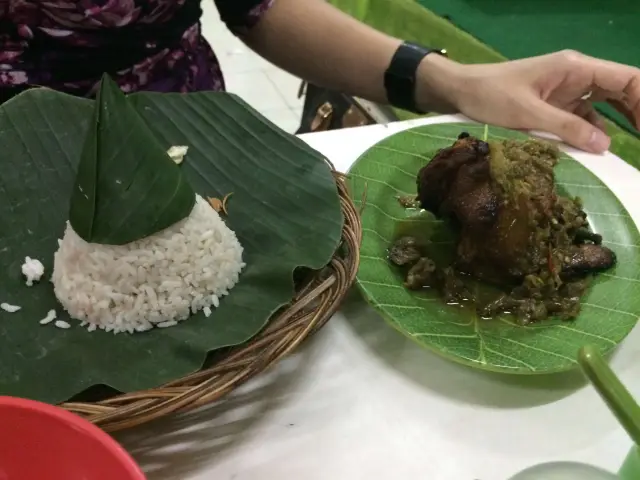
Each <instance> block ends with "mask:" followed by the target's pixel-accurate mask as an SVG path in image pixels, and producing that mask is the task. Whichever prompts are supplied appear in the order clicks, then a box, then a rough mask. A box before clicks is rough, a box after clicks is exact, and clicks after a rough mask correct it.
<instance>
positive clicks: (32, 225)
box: [0, 89, 343, 402]
mask: <svg viewBox="0 0 640 480" xmlns="http://www.w3.org/2000/svg"><path fill="white" fill-rule="evenodd" d="M103 92H104V90H103ZM103 98H104V97H103ZM127 99H128V102H130V105H131V106H132V107H133V108H134V109H135V111H136V112H137V114H138V115H139V116H140V117H141V118H142V119H143V120H144V122H145V123H146V126H147V128H149V129H150V130H151V132H153V135H154V136H155V139H154V140H155V142H159V144H160V146H161V148H162V149H163V150H164V151H166V150H167V149H169V148H170V147H172V146H177V145H179V146H187V147H188V152H187V155H186V156H185V158H184V160H183V161H182V163H181V164H180V166H179V167H176V168H179V169H180V170H181V172H182V175H183V176H184V178H186V180H187V181H188V183H189V184H190V186H191V188H192V189H193V191H195V192H196V193H198V194H199V195H202V196H203V197H215V198H223V197H224V196H225V195H226V194H228V193H232V192H233V195H232V196H231V197H230V199H229V201H228V202H227V205H226V210H227V213H228V215H227V216H226V217H224V218H225V221H226V223H227V225H229V227H230V228H231V229H233V230H234V231H235V232H236V234H237V236H238V239H239V240H240V242H241V243H242V245H243V247H244V255H243V260H244V261H245V262H246V264H247V266H246V267H245V269H244V270H243V272H242V274H241V276H240V281H239V283H238V284H237V285H236V286H235V287H234V288H233V289H232V290H231V292H230V294H229V295H228V296H227V297H225V298H224V299H223V300H221V302H220V306H219V307H218V308H216V309H215V310H214V312H213V313H212V315H211V316H210V317H208V318H206V317H205V316H204V315H203V314H202V313H199V314H196V315H193V316H191V317H190V318H189V319H187V320H185V321H184V322H181V323H180V324H179V325H177V326H174V327H172V328H165V329H153V330H151V331H148V332H144V333H137V334H134V335H129V334H119V335H113V334H110V333H106V332H104V331H95V332H91V333H89V332H88V331H87V330H86V329H85V328H82V327H80V326H79V322H77V321H75V320H73V319H70V318H69V317H68V316H66V315H65V312H64V311H63V310H62V308H61V307H60V306H59V304H58V302H57V301H56V298H55V295H54V293H53V287H52V284H51V283H50V281H49V280H48V279H49V277H50V274H51V272H52V268H53V255H54V252H55V251H56V250H57V248H58V244H57V241H58V239H59V238H61V237H62V233H63V231H64V228H65V223H66V222H67V220H68V219H69V218H68V217H69V200H70V197H71V196H72V191H73V188H74V185H75V184H76V183H75V182H76V175H77V173H78V166H79V162H80V158H81V156H82V155H86V154H87V150H86V148H85V137H86V134H87V132H89V131H93V130H92V129H95V127H96V125H95V119H94V117H93V113H94V103H93V102H92V101H90V100H85V99H78V98H74V97H71V96H68V95H64V94H60V93H57V92H54V91H51V90H47V89H37V90H31V91H28V92H26V93H23V94H21V95H19V96H17V97H15V98H14V99H12V100H10V101H8V102H7V103H5V104H3V105H2V106H0V144H1V145H2V147H3V148H2V157H1V160H0V165H1V166H2V168H1V174H0V303H8V304H11V305H15V306H20V307H21V309H20V310H18V311H17V312H15V313H9V312H6V311H4V310H0V395H13V396H23V397H29V398H33V399H37V400H42V401H47V402H60V401H63V400H65V399H68V398H70V397H71V396H74V395H75V394H77V393H79V392H81V391H84V390H85V389H87V388H88V387H90V386H92V385H97V384H98V385H99V384H105V385H110V386H111V387H113V388H115V389H117V390H119V391H134V390H138V389H145V388H150V387H153V386H156V385H159V384H161V383H163V382H167V381H170V380H173V379H176V378H178V377H180V376H182V375H184V374H187V373H189V372H193V371H196V370H198V369H199V368H200V367H201V366H202V364H203V361H204V360H205V358H206V356H207V353H208V352H210V351H213V350H216V349H218V348H221V347H225V346H230V345H236V344H239V343H242V342H244V341H246V340H248V339H249V338H251V337H252V336H254V335H255V334H256V333H257V332H258V331H259V330H260V329H261V328H262V327H263V326H264V325H265V323H266V322H267V320H268V318H269V316H270V315H271V313H272V312H274V311H275V310H277V309H278V308H279V307H280V306H282V305H284V304H286V303H287V302H288V301H290V299H291V298H292V295H293V292H294V288H293V278H292V273H293V271H294V269H296V267H299V266H304V267H310V268H314V269H317V268H321V267H322V266H324V265H325V264H326V263H327V262H328V261H329V260H330V258H331V256H332V254H333V253H334V251H335V250H336V248H337V246H338V243H339V241H340V232H341V228H342V221H343V218H342V215H341V211H340V201H339V198H338V195H337V189H336V185H335V182H334V179H333V176H332V174H331V171H330V169H329V168H328V166H327V164H326V163H325V161H324V159H323V157H322V156H321V155H320V154H319V153H317V152H315V151H314V150H312V149H310V148H309V147H308V146H306V145H305V144H304V143H303V142H302V141H301V140H299V139H297V138H295V137H294V136H292V135H289V134H287V133H285V132H283V131H281V130H280V129H278V128H277V127H276V126H275V125H273V124H271V123H270V122H269V121H267V120H265V119H264V118H263V117H262V116H261V115H259V114H258V113H257V112H255V111H254V110H252V109H251V108H250V107H248V106H247V105H246V104H245V103H244V102H242V101H241V100H239V99H238V98H237V97H235V96H234V95H230V94H225V93H194V94H186V95H183V94H136V95H131V96H129V97H127ZM128 108H130V107H128V106H127V107H126V109H128ZM113 120H116V119H113ZM122 121H123V125H127V124H128V125H129V127H127V128H130V130H131V131H132V132H131V137H128V138H123V139H120V140H119V139H118V138H110V139H109V142H117V143H118V144H117V145H111V144H105V145H102V146H100V145H98V146H97V148H98V149H102V150H99V151H111V152H112V153H113V154H114V155H123V156H125V157H124V158H129V157H127V156H128V155H129V152H127V150H126V149H127V147H129V148H131V149H132V150H133V149H135V151H137V153H138V156H137V157H136V158H133V157H131V162H132V165H133V164H134V163H135V162H138V163H137V165H138V168H141V165H142V164H141V163H139V162H140V158H141V157H142V156H145V155H150V154H149V152H152V153H153V158H152V160H153V159H155V157H156V156H158V157H159V156H160V155H159V154H158V148H157V146H155V142H154V141H150V143H151V144H150V145H147V146H148V148H149V150H141V149H143V148H144V145H143V144H142V142H139V141H140V140H141V134H140V132H141V131H142V132H144V129H143V128H142V127H140V124H139V122H138V121H135V122H134V121H132V120H131V117H128V118H123V119H122ZM110 125H112V126H113V124H112V123H111V124H110ZM114 131H115V127H114ZM133 132H138V134H137V135H138V136H136V134H134V133H133ZM143 135H144V136H147V137H148V135H147V134H143ZM96 138H98V139H102V140H104V139H105V138H107V136H102V137H101V136H100V135H98V136H97V137H96ZM98 143H99V142H98ZM87 148H88V147H87ZM91 148H93V147H91ZM110 149H113V150H110ZM116 152H118V153H116ZM105 158H107V157H104V158H99V160H100V161H102V160H104V159H105ZM162 161H164V160H162ZM158 162H160V160H158ZM99 163H100V162H98V164H99ZM119 163H120V162H118V161H115V160H114V164H119ZM132 165H129V166H128V167H129V168H132ZM121 167H122V166H120V167H118V168H121ZM104 168H105V170H104V172H103V175H104V177H103V179H107V180H108V179H109V178H110V177H109V176H108V175H112V173H109V171H108V168H109V165H108V164H107V165H105V166H104ZM162 168H163V169H164V166H163V167H162ZM99 170H100V169H99V165H98V168H96V173H97V174H99V173H100V172H99ZM130 173H131V172H130V171H128V173H127V174H130ZM134 177H135V175H134ZM98 178H100V176H99V175H98ZM129 178H132V177H129ZM172 178H173V179H175V178H176V177H175V175H173V176H172ZM83 181H84V180H83ZM114 181H115V179H114ZM89 185H91V184H90V183H89ZM95 185H96V186H97V190H96V193H97V197H96V202H97V203H98V204H100V202H101V200H102V199H101V198H100V194H101V191H103V190H102V189H103V188H104V186H103V184H102V183H101V181H97V182H96V183H95ZM132 185H134V184H133V183H132ZM135 185H136V187H135V188H141V187H140V185H139V184H138V182H135ZM173 185H174V186H175V185H176V184H175V183H173ZM148 187H149V188H150V190H149V192H150V191H152V190H151V186H148ZM143 190H144V188H142V190H140V191H138V192H137V193H136V197H132V198H135V199H136V201H140V203H139V204H132V205H129V206H128V208H127V210H126V211H123V212H122V215H123V216H124V215H126V214H127V213H128V212H129V211H135V212H136V213H135V215H136V217H135V218H136V219H137V220H136V222H138V221H139V222H140V223H143V222H144V221H146V220H148V219H145V218H139V217H138V214H139V212H142V211H144V209H146V208H147V205H148V204H149V202H151V203H153V202H157V198H155V197H154V198H153V199H147V198H144V199H143V196H144V195H147V192H144V191H143ZM156 194H157V192H156V193H154V194H153V195H156ZM171 194H172V192H171V191H167V192H165V195H166V197H165V198H164V199H162V201H165V200H166V198H168V197H169V196H170V195H171ZM111 200H112V201H114V202H120V201H121V200H122V199H120V198H118V199H115V198H112V199H111ZM145 202H146V203H145ZM134 203H135V202H134ZM114 205H115V204H114ZM156 205H160V204H159V203H157V204H156ZM182 205H183V206H182V208H186V207H185V205H186V202H185V203H184V204H182ZM108 208H111V207H109V206H106V207H105V210H104V211H105V212H107V211H108V210H107V209H108ZM118 208H119V207H118ZM154 208H155V207H154ZM116 210H117V209H116V208H115V207H114V210H113V212H115V211H116ZM97 212H98V215H96V216H95V218H96V219H98V220H99V221H102V220H101V219H100V218H99V217H100V216H101V215H102V214H100V211H99V210H97ZM113 212H112V211H109V212H108V215H107V217H108V218H110V215H111V214H112V213H113ZM158 212H159V211H158ZM159 213H162V212H159ZM181 214H182V213H181ZM178 216H179V215H177V214H176V215H175V217H174V218H177V217H178ZM152 217H153V215H152ZM155 218H156V219H157V218H159V215H158V214H156V217H155ZM78 222H82V220H78ZM136 222H133V223H132V221H127V222H123V224H122V229H121V230H120V233H119V234H118V237H117V238H113V237H109V235H110V232H111V231H110V230H108V229H107V228H106V227H102V226H101V229H100V230H97V229H94V232H101V233H100V235H101V238H100V240H101V241H118V242H120V241H123V240H126V239H127V237H129V238H134V237H136V236H138V235H140V234H143V233H146V232H147V230H146V228H147V227H149V224H147V227H145V230H144V231H137V232H136V233H135V234H131V232H132V231H135V230H136V229H137V228H138V226H137V225H135V223H136ZM167 223H168V221H167ZM76 225H77V223H76ZM113 225H116V224H113ZM125 228H130V229H131V230H125ZM150 228H152V229H153V228H155V227H154V226H151V227H150ZM114 231H115V230H114ZM26 256H29V257H31V258H33V259H38V260H40V261H41V262H42V263H43V264H44V267H45V276H44V277H43V278H42V280H41V281H40V282H38V283H36V284H35V285H34V286H32V287H27V286H26V285H25V279H24V278H23V276H22V274H21V264H22V262H23V261H24V259H25V257H26ZM51 309H55V310H56V312H57V314H58V318H59V319H62V320H65V321H68V322H69V323H70V324H71V325H72V327H71V328H69V329H66V330H63V329H59V328H56V327H55V326H53V324H48V325H40V324H39V320H40V319H42V318H44V317H45V316H46V315H47V312H48V311H49V310H51Z"/></svg>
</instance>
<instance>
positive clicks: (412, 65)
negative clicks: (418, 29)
mask: <svg viewBox="0 0 640 480" xmlns="http://www.w3.org/2000/svg"><path fill="white" fill-rule="evenodd" d="M430 53H435V54H437V55H443V56H446V51H445V50H437V49H431V48H427V47H423V46H422V45H418V44H417V43H413V42H403V43H402V44H401V45H400V46H399V47H398V49H397V50H396V52H395V53H394V55H393V57H392V59H391V63H390V64H389V67H388V68H387V70H386V72H385V74H384V88H385V90H386V93H387V101H388V102H389V104H390V105H392V106H394V107H397V108H401V109H403V110H408V111H410V112H414V113H423V112H420V111H419V109H418V108H417V105H416V79H417V72H418V67H419V65H420V63H421V62H422V60H423V59H424V58H425V57H426V56H427V55H429V54H430Z"/></svg>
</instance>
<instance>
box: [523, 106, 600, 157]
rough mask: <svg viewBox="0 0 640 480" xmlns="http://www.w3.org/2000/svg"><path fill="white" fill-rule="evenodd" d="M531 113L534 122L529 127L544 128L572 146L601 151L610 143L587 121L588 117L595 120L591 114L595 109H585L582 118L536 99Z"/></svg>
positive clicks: (598, 129)
mask: <svg viewBox="0 0 640 480" xmlns="http://www.w3.org/2000/svg"><path fill="white" fill-rule="evenodd" d="M582 108H585V107H582ZM531 114H532V119H533V121H534V122H535V124H534V125H532V126H531V128H533V129H538V130H546V131H547V132H549V133H552V134H554V135H557V136H558V137H560V138H561V139H562V140H563V141H564V142H566V143H568V144H569V145H573V146H574V147H577V148H580V149H582V150H586V151H588V152H593V153H602V152H604V151H605V150H607V149H608V148H609V145H610V144H611V139H610V138H609V137H608V136H607V135H606V134H605V133H604V132H603V131H602V130H601V129H600V128H599V127H597V126H595V125H593V124H592V123H590V121H589V119H591V120H594V121H595V118H594V116H593V115H597V114H596V113H595V111H593V112H591V111H587V113H586V115H587V117H588V118H587V119H584V118H581V117H580V116H578V115H576V114H574V113H569V112H566V111H564V110H561V109H559V108H556V107H554V106H552V105H550V104H548V103H546V102H544V101H542V100H536V101H535V102H534V105H533V106H532V109H531Z"/></svg>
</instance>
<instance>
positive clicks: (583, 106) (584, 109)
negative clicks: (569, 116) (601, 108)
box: [574, 101, 606, 131]
mask: <svg viewBox="0 0 640 480" xmlns="http://www.w3.org/2000/svg"><path fill="white" fill-rule="evenodd" d="M574 113H575V114H576V115H578V116H579V117H582V118H584V119H585V120H586V121H587V122H589V123H590V124H591V125H593V126H594V127H596V128H598V129H600V130H602V131H604V130H605V128H606V126H605V123H604V120H603V118H602V117H601V116H600V114H599V113H598V112H596V109H595V108H594V107H593V104H592V103H591V102H590V101H582V102H580V103H579V104H578V107H577V108H576V109H575V111H574Z"/></svg>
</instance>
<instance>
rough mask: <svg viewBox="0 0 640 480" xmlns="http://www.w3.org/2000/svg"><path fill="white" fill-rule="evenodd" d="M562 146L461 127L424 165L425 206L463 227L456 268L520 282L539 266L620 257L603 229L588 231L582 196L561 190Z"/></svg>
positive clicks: (607, 263)
mask: <svg viewBox="0 0 640 480" xmlns="http://www.w3.org/2000/svg"><path fill="white" fill-rule="evenodd" d="M558 153H559V152H558V150H557V148H556V147H555V146H553V145H552V144H550V143H548V142H542V141H537V140H527V141H524V142H522V141H515V140H506V141H503V142H490V143H487V142H484V141H482V140H479V139H477V138H475V137H472V136H470V135H469V134H468V133H462V134H461V135H460V136H459V137H458V140H457V141H456V142H455V143H454V144H453V145H452V146H451V147H447V148H444V149H442V150H440V151H439V152H438V153H437V154H436V156H435V157H434V158H433V159H432V160H431V161H430V162H429V163H428V164H427V165H425V166H424V167H423V168H422V169H421V170H420V172H419V174H418V178H417V187H418V201H419V202H420V206H421V207H422V208H424V209H426V210H428V211H430V212H432V213H433V214H434V215H436V216H437V217H440V218H444V219H447V220H449V221H451V222H452V223H453V225H454V226H455V228H456V229H457V230H458V232H459V240H458V245H457V262H456V268H457V269H458V270H460V271H462V272H464V273H468V274H470V275H473V276H474V277H476V278H479V279H482V280H485V281H489V282H492V283H496V284H501V285H518V284H520V283H522V281H523V280H524V278H525V277H526V276H527V275H530V274H538V273H540V272H541V271H542V270H548V271H549V272H550V273H551V274H552V275H554V276H555V277H557V278H558V279H559V278H560V276H563V277H575V276H580V275H583V276H584V275H587V274H589V273H593V272H598V271H602V270H605V269H607V268H610V267H611V266H613V265H614V264H615V261H616V259H615V254H614V253H613V252H612V251H611V250H609V249H608V248H606V247H604V246H601V245H599V243H600V241H599V240H598V236H596V235H594V234H590V235H586V234H585V227H586V225H587V223H586V214H585V213H584V212H583V211H582V210H581V208H580V206H579V204H578V202H577V201H574V200H571V199H567V198H564V197H560V196H559V195H558V194H557V192H556V187H555V182H554V176H553V167H554V166H555V165H556V163H557V161H558ZM600 240H601V239H600ZM585 241H594V243H585Z"/></svg>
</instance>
